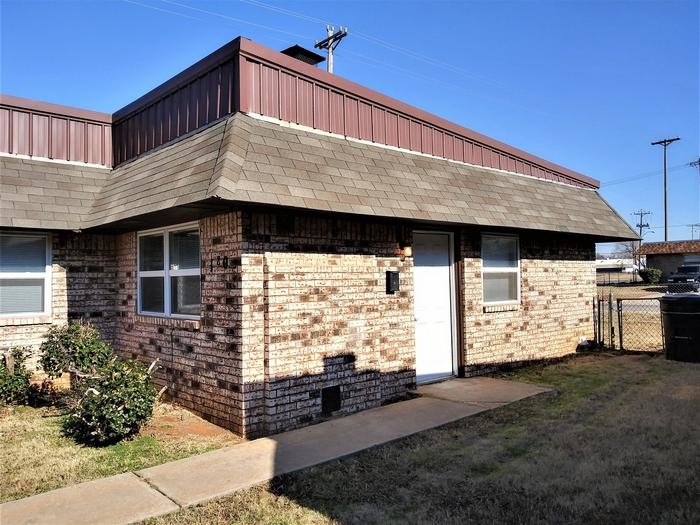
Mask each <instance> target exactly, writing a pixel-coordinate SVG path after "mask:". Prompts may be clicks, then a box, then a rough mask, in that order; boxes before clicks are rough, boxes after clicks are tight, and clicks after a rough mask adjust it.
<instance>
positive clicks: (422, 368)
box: [413, 232, 454, 383]
mask: <svg viewBox="0 0 700 525" xmlns="http://www.w3.org/2000/svg"><path fill="white" fill-rule="evenodd" d="M451 249H452V238H451V235H450V234H449V233H432V232H431V233H419V232H414V234H413V264H414V268H413V275H414V287H415V289H414V295H415V314H416V315H415V317H416V376H417V381H418V382H419V383H425V382H426V381H434V380H436V379H441V378H444V377H449V376H451V375H453V374H454V364H453V355H454V354H453V348H454V345H453V334H452V273H451V265H452V256H451Z"/></svg>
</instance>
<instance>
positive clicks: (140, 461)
mask: <svg viewBox="0 0 700 525" xmlns="http://www.w3.org/2000/svg"><path fill="white" fill-rule="evenodd" d="M63 417H64V414H63V412H61V411H60V410H58V409H55V408H30V407H6V408H4V409H2V410H1V411H0V479H2V483H1V484H0V502H3V501H9V500H13V499H19V498H23V497H26V496H31V495H33V494H38V493H40V492H45V491H47V490H52V489H56V488H60V487H64V486H67V485H72V484H75V483H80V482H83V481H88V480H91V479H96V478H101V477H104V476H111V475H113V474H119V473H122V472H128V471H132V470H139V469H142V468H146V467H150V466H153V465H158V464H160V463H164V462H166V461H172V460H175V459H181V458H184V457H187V456H191V455H193V454H199V453H202V452H206V451H209V450H213V449H216V448H220V447H223V446H228V445H233V444H236V443H239V442H240V441H241V439H240V438H239V437H237V436H236V435H235V434H232V433H231V432H228V431H226V430H224V429H221V428H219V427H216V426H215V425H212V424H210V423H207V422H206V421H204V420H202V419H200V418H198V417H197V416H195V415H194V414H192V413H190V412H188V411H187V410H184V409H182V408H180V407H177V406H175V405H172V404H169V403H160V404H158V405H157V406H156V408H155V410H154V414H153V418H152V419H151V421H150V422H149V423H148V425H146V426H145V427H144V428H143V429H142V430H141V432H140V433H139V435H137V436H135V437H134V438H132V439H129V440H126V441H123V442H121V443H117V444H116V445H111V446H107V447H96V448H95V447H87V446H83V445H79V444H77V443H76V442H75V441H73V440H72V439H70V438H67V437H65V436H64V435H63V433H62V431H61V422H62V419H63Z"/></svg>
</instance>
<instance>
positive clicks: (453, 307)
mask: <svg viewBox="0 0 700 525" xmlns="http://www.w3.org/2000/svg"><path fill="white" fill-rule="evenodd" d="M416 233H419V234H420V233H423V234H429V235H430V234H442V235H447V243H448V246H447V251H448V257H449V258H448V263H447V264H448V268H449V272H450V334H451V343H452V344H451V351H452V376H451V377H457V376H458V375H459V368H460V363H459V352H458V350H459V344H458V337H459V329H458V326H457V280H456V279H457V275H456V273H457V272H456V271H455V232H453V231H450V230H437V229H436V230H430V229H416V230H413V231H412V235H413V236H415V234H416ZM413 244H414V245H415V237H414V242H413ZM414 269H415V262H414ZM414 280H415V273H414ZM414 290H415V288H414ZM413 300H414V305H413V310H414V312H415V308H416V306H415V292H414V295H413ZM414 319H415V315H414ZM413 322H414V323H415V322H416V321H415V320H414V321H413ZM414 330H415V325H414ZM416 354H418V346H416ZM417 372H418V371H417V370H416V375H418V374H417ZM449 378H450V376H445V377H442V378H440V379H434V380H432V381H425V382H421V383H419V384H421V385H425V384H428V383H436V382H439V381H444V380H445V379H449Z"/></svg>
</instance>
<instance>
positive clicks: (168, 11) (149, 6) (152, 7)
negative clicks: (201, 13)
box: [122, 0, 206, 22]
mask: <svg viewBox="0 0 700 525" xmlns="http://www.w3.org/2000/svg"><path fill="white" fill-rule="evenodd" d="M122 2H126V3H127V4H134V5H138V6H141V7H146V8H148V9H153V10H154V11H160V12H162V13H169V14H171V15H176V16H180V17H182V18H189V19H190V20H199V21H200V22H206V20H204V19H203V18H197V17H195V16H190V15H186V14H185V13H180V12H178V11H171V10H170V9H163V8H162V7H156V6H154V5H149V4H142V3H141V2H135V1H134V0H122Z"/></svg>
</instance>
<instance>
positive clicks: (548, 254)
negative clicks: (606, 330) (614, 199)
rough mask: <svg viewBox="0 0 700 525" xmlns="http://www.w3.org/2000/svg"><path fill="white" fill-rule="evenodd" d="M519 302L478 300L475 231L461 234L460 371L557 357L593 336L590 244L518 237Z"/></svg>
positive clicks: (478, 246)
mask: <svg viewBox="0 0 700 525" xmlns="http://www.w3.org/2000/svg"><path fill="white" fill-rule="evenodd" d="M519 238H520V257H521V259H520V266H521V277H520V279H521V281H520V284H521V302H520V305H517V306H515V307H511V306H504V307H493V308H491V309H490V310H493V311H485V310H489V309H488V308H485V307H484V306H483V304H482V283H481V234H480V232H478V231H476V230H472V229H465V230H463V232H462V235H461V251H462V258H463V267H464V273H463V276H462V285H463V297H462V299H463V304H462V307H463V314H464V326H463V327H462V328H463V330H464V346H465V365H466V367H465V369H466V372H467V373H475V372H478V371H484V370H485V369H489V368H492V367H493V366H495V365H502V364H510V363H517V362H523V361H529V360H538V359H549V358H555V357H561V356H563V355H566V354H569V353H572V352H574V351H575V350H576V347H577V345H578V343H579V338H580V337H586V338H588V339H592V338H593V333H592V332H593V321H592V315H593V314H592V308H593V305H592V300H593V297H594V295H595V293H596V284H595V244H594V242H593V241H590V240H586V239H582V238H580V237H574V236H565V235H554V234H533V233H523V234H521V235H520V237H519Z"/></svg>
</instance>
